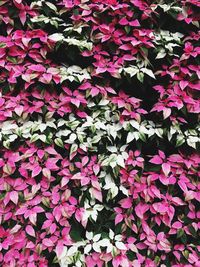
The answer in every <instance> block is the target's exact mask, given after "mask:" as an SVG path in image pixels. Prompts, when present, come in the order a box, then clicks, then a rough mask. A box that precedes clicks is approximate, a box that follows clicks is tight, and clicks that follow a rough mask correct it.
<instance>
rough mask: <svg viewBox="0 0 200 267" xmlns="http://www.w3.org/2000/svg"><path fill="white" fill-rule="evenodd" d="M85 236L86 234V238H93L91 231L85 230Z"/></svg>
mask: <svg viewBox="0 0 200 267" xmlns="http://www.w3.org/2000/svg"><path fill="white" fill-rule="evenodd" d="M85 236H86V238H87V239H88V240H92V238H93V233H92V232H87V231H86V234H85Z"/></svg>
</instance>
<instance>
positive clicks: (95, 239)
mask: <svg viewBox="0 0 200 267" xmlns="http://www.w3.org/2000/svg"><path fill="white" fill-rule="evenodd" d="M100 237H101V234H97V235H95V236H94V237H93V241H94V242H97V241H99V239H100Z"/></svg>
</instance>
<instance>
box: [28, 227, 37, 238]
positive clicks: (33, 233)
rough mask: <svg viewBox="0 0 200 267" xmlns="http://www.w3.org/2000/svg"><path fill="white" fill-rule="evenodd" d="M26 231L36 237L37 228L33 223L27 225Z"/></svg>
mask: <svg viewBox="0 0 200 267" xmlns="http://www.w3.org/2000/svg"><path fill="white" fill-rule="evenodd" d="M26 232H27V234H29V235H30V236H33V237H35V230H34V229H33V227H32V226H31V225H27V226H26Z"/></svg>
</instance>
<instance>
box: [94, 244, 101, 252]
mask: <svg viewBox="0 0 200 267" xmlns="http://www.w3.org/2000/svg"><path fill="white" fill-rule="evenodd" d="M93 249H94V251H96V252H99V253H101V249H100V246H99V244H98V243H93Z"/></svg>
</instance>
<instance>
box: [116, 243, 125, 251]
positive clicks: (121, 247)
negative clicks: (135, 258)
mask: <svg viewBox="0 0 200 267" xmlns="http://www.w3.org/2000/svg"><path fill="white" fill-rule="evenodd" d="M115 245H116V247H117V248H118V249H120V250H126V249H127V248H126V246H125V245H124V243H122V242H120V241H117V242H116V243H115Z"/></svg>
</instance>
